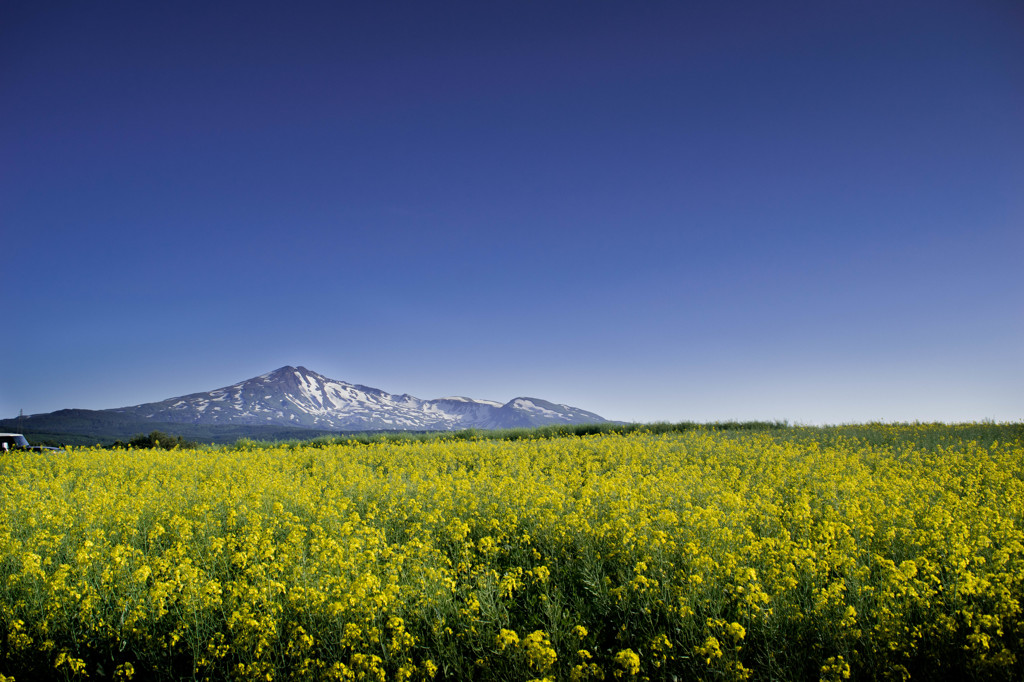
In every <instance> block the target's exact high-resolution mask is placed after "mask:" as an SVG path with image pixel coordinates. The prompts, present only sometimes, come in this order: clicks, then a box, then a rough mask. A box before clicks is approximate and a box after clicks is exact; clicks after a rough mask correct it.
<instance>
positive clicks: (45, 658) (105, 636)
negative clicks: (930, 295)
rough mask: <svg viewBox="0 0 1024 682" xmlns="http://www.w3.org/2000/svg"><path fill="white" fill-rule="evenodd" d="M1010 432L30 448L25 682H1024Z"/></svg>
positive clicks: (2, 502)
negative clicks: (540, 681)
mask: <svg viewBox="0 0 1024 682" xmlns="http://www.w3.org/2000/svg"><path fill="white" fill-rule="evenodd" d="M997 430H998V425H993V426H992V427H991V428H990V429H988V430H986V427H985V425H962V426H942V425H931V426H926V425H906V426H882V425H875V426H864V427H850V428H846V429H843V428H838V429H810V428H803V429H802V428H789V429H777V430H772V431H762V432H739V431H735V432H729V431H714V430H711V429H693V430H690V431H687V432H684V433H675V432H667V433H645V432H643V431H639V432H635V433H629V434H616V433H605V434H596V435H589V436H584V437H573V436H568V437H558V438H543V439H520V440H515V441H502V440H484V439H477V440H474V439H450V440H443V439H436V440H428V441H424V442H407V443H400V442H376V443H355V442H353V443H350V444H329V445H320V446H314V445H309V444H307V445H299V444H288V445H282V446H276V447H262V446H256V445H252V444H250V445H248V446H239V447H234V448H205V449H195V450H180V449H179V450H170V451H167V450H148V449H145V450H103V449H73V450H70V451H68V452H66V453H62V454H57V455H49V456H48V455H40V454H22V455H17V456H7V457H5V458H4V459H2V460H0V679H4V680H9V679H11V678H12V677H13V678H14V679H16V680H18V681H19V682H25V681H27V680H38V679H132V678H133V677H134V679H136V680H139V679H147V680H148V679H213V680H222V679H237V680H256V679H265V680H275V679H276V680H284V679H296V680H307V679H308V680H321V679H341V680H345V679H369V680H385V679H388V680H390V679H395V680H404V679H412V680H418V679H431V678H432V679H435V680H471V679H476V680H529V679H534V678H550V679H565V680H600V679H604V680H619V679H622V680H630V679H651V680H676V679H680V680H687V679H709V680H710V679H726V680H741V679H752V680H778V679H782V680H817V679H819V678H820V679H829V680H833V679H834V680H840V679H846V678H850V679H908V678H912V679H956V678H965V677H966V678H972V677H973V678H976V679H1018V680H1019V679H1024V615H1022V612H1021V601H1022V599H1024V442H1022V440H1021V439H1020V438H1019V437H1011V438H1005V437H1003V438H1002V440H1000V439H999V438H997V437H996V436H999V435H1000V434H1003V433H1004V432H1005V430H1004V431H1001V432H998V433H997ZM1011 432H1012V433H1013V432H1014V431H1011ZM1019 432H1020V431H1019V429H1017V430H1016V431H1015V433H1019ZM979 434H980V436H979ZM986 434H987V435H986ZM993 434H995V435H994V436H993Z"/></svg>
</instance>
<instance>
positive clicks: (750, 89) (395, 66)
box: [0, 0, 1024, 423]
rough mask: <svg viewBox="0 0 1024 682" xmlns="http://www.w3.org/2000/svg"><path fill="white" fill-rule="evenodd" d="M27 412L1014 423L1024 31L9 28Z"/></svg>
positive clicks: (171, 21) (103, 13)
mask: <svg viewBox="0 0 1024 682" xmlns="http://www.w3.org/2000/svg"><path fill="white" fill-rule="evenodd" d="M0 239H2V244H3V249H2V252H3V261H4V265H3V267H2V268H0V295H2V297H3V302H4V306H3V308H4V311H5V314H6V315H5V316H6V318H7V319H6V323H5V325H4V332H3V334H2V335H0V373H2V376H0V417H11V416H15V415H17V414H18V411H19V410H21V409H23V410H24V411H25V414H34V413H40V412H49V411H53V410H57V409H62V408H72V407H76V408H92V409H101V408H111V407H120V406H125V405H133V404H138V403H142V402H149V401H155V400H162V399H165V398H169V397H172V396H177V395H182V394H186V393H192V392H196V391H206V390H211V389H214V388H218V387H221V386H225V385H229V384H232V383H235V382H237V381H241V380H243V379H247V378H249V377H253V376H256V375H259V374H262V373H264V372H268V371H271V370H273V369H276V368H277V367H280V366H283V365H288V364H291V365H304V366H306V367H308V368H310V369H312V370H314V371H317V372H320V373H321V374H324V375H326V376H328V377H331V378H334V379H341V380H345V381H349V382H352V383H361V384H366V385H370V386H374V387H378V388H382V389H384V390H387V391H390V392H393V393H403V392H405V393H410V394H412V395H415V396H417V397H420V398H436V397H442V396H448V395H465V396H470V397H474V398H486V399H493V400H499V401H503V402H504V401H507V400H509V399H511V398H514V397H517V396H523V395H526V396H534V397H539V398H544V399H547V400H551V401H553V402H559V403H567V404H571V405H575V406H578V407H581V408H583V409H587V410H591V411H594V412H597V413H599V414H601V415H603V416H605V417H607V418H610V419H619V420H635V421H654V420H669V421H680V420H698V421H709V420H726V419H788V420H791V421H795V422H802V423H838V422H852V421H866V420H875V419H878V420H886V421H901V420H917V419H919V420H941V421H962V420H978V419H995V420H999V421H1017V420H1020V419H1022V418H1024V389H1022V387H1024V354H1022V350H1024V274H1022V272H1024V265H1022V262H1024V258H1022V256H1024V6H1022V5H1021V4H1020V3H1019V2H1013V1H1010V0H1005V1H1000V0H962V1H959V2H951V1H944V0H940V1H938V2H936V1H929V2H916V1H914V2H903V1H895V2H894V1H892V0H886V1H884V2H874V1H866V2H865V1H861V0H858V1H856V2H845V1H839V2H827V3H822V2H786V1H782V2H772V3H765V2H753V1H739V0H738V1H736V2H715V3H706V2H701V3H696V2H694V3H689V2H667V1H652V2H642V3H637V2H560V1H555V2H551V1H545V2H524V1H522V0H517V1H516V2H421V1H416V2H387V1H385V2H380V3H376V2H374V3H353V2H294V3H275V2H244V3H243V2H223V3H220V2H218V3H209V2H174V3H149V2H145V3H139V2H97V3H74V2H63V3H38V2H28V1H22V0H15V1H8V2H4V3H2V4H0Z"/></svg>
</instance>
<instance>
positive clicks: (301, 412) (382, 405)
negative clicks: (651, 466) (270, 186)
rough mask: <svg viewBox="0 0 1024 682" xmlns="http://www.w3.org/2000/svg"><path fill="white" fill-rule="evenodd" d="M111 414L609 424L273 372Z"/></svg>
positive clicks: (222, 420)
mask: <svg viewBox="0 0 1024 682" xmlns="http://www.w3.org/2000/svg"><path fill="white" fill-rule="evenodd" d="M108 411H109V412H116V413H121V414H124V415H126V416H132V417H136V418H141V419H145V420H148V421H153V422H163V423H179V424H181V423H187V424H245V425H281V426H298V427H307V428H313V429H327V430H332V431H335V430H336V431H364V430H366V431H369V430H379V429H394V430H414V431H441V430H457V429H468V428H480V429H501V428H512V427H520V426H544V425H547V424H584V423H596V422H603V421H607V420H606V419H604V418H603V417H600V416H599V415H596V414H594V413H593V412H587V411H585V410H581V409H579V408H576V407H570V406H569V405H556V404H554V403H549V402H547V401H545V400H538V399H536V398H515V399H513V400H510V401H509V402H507V403H505V404H501V403H498V402H494V401H491V400H473V399H471V398H462V397H450V398H438V399H436V400H421V399H420V398H416V397H413V396H411V395H407V394H402V395H392V394H390V393H387V392H385V391H382V390H380V389H377V388H370V387H369V386H360V385H358V384H349V383H346V382H344V381H337V380H335V379H328V378H327V377H325V376H322V375H320V374H317V373H316V372H313V371H310V370H308V369H306V368H305V367H291V366H288V367H282V368H280V369H278V370H275V371H273V372H269V373H267V374H263V375H261V376H258V377H255V378H253V379H248V380H246V381H243V382H241V383H237V384H234V385H232V386H226V387H224V388H218V389H216V390H214V391H209V392H207V393H192V394H190V395H186V396H181V397H179V398H170V399H168V400H164V401H161V402H158V403H146V404H144V405H136V406H134V407H125V408H120V409H116V410H108Z"/></svg>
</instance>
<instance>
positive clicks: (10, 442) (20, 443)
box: [0, 433, 60, 452]
mask: <svg viewBox="0 0 1024 682" xmlns="http://www.w3.org/2000/svg"><path fill="white" fill-rule="evenodd" d="M0 448H2V449H3V451H4V452H10V451H12V450H35V451H37V452H55V451H56V450H59V449H60V448H51V447H47V446H45V445H29V444H28V441H27V440H26V439H25V436H23V435H21V434H20V433H0Z"/></svg>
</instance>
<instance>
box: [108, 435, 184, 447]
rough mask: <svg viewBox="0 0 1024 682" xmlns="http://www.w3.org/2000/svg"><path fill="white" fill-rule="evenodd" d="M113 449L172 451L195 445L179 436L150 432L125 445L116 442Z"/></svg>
mask: <svg viewBox="0 0 1024 682" xmlns="http://www.w3.org/2000/svg"><path fill="white" fill-rule="evenodd" d="M114 447H129V448H162V449H164V450H173V449H174V448H194V447H196V444H195V443H194V442H192V441H187V440H185V439H184V438H182V437H181V436H171V435H168V434H166V433H164V432H163V431H152V432H150V434H149V435H143V434H140V435H138V436H135V437H134V438H132V439H131V440H129V441H128V442H127V443H123V442H121V441H117V442H115V443H114Z"/></svg>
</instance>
